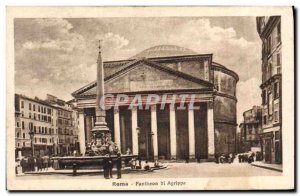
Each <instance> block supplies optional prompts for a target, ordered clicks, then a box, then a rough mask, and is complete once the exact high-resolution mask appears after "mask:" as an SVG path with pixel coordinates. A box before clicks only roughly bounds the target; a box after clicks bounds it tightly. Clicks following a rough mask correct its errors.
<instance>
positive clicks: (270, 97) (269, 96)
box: [268, 93, 273, 115]
mask: <svg viewBox="0 0 300 196" xmlns="http://www.w3.org/2000/svg"><path fill="white" fill-rule="evenodd" d="M268 114H269V115H272V114H273V99H272V93H269V94H268Z"/></svg>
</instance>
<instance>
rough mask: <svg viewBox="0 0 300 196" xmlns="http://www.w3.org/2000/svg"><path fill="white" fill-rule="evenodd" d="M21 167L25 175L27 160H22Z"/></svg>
mask: <svg viewBox="0 0 300 196" xmlns="http://www.w3.org/2000/svg"><path fill="white" fill-rule="evenodd" d="M20 165H21V167H22V173H25V172H26V165H27V164H26V161H25V158H22V159H21V162H20Z"/></svg>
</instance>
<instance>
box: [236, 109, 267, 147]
mask: <svg viewBox="0 0 300 196" xmlns="http://www.w3.org/2000/svg"><path fill="white" fill-rule="evenodd" d="M243 118H244V120H243V122H242V123H241V124H240V134H241V136H240V137H241V143H242V144H243V150H244V152H245V151H250V150H251V151H258V150H260V137H259V136H260V134H261V133H262V109H261V107H260V106H253V108H252V109H250V110H247V111H245V112H244V113H243Z"/></svg>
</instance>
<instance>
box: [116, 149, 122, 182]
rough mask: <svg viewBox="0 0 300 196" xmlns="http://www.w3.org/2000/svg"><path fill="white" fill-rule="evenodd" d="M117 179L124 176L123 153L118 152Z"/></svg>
mask: <svg viewBox="0 0 300 196" xmlns="http://www.w3.org/2000/svg"><path fill="white" fill-rule="evenodd" d="M117 175H118V177H117V179H120V178H122V159H121V153H118V154H117Z"/></svg>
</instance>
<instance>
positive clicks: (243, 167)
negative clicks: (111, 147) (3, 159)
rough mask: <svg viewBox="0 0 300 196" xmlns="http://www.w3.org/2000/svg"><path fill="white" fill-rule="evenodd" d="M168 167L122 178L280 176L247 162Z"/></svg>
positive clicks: (27, 177)
mask: <svg viewBox="0 0 300 196" xmlns="http://www.w3.org/2000/svg"><path fill="white" fill-rule="evenodd" d="M168 165H169V167H168V168H167V169H163V170H156V171H153V172H145V171H143V172H135V173H133V172H132V173H127V174H123V175H122V178H123V179H129V178H131V179H132V178H182V177H185V178H193V177H197V178H199V177H246V176H280V175H282V173H281V172H277V171H272V170H268V169H263V168H259V167H254V166H252V165H250V164H247V163H233V164H216V163H188V164H186V163H168ZM19 178H23V179H24V178H26V179H38V178H42V179H45V178H47V179H53V178H55V179H58V178H59V179H65V178H80V179H99V178H102V175H99V174H87V175H81V176H75V177H73V176H71V175H62V174H53V175H47V176H45V175H26V176H19Z"/></svg>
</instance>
